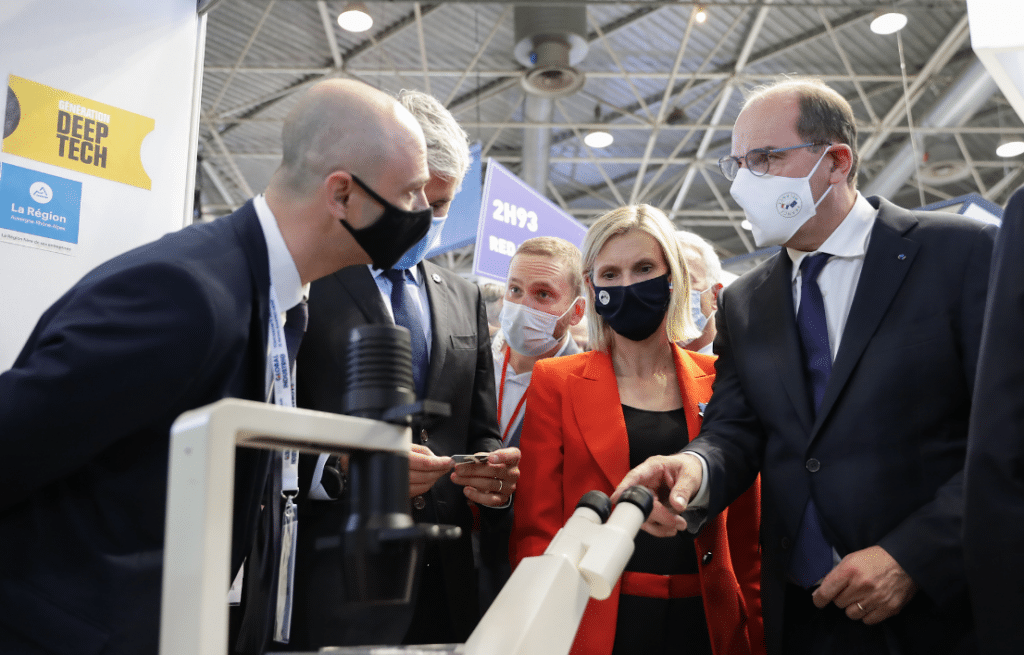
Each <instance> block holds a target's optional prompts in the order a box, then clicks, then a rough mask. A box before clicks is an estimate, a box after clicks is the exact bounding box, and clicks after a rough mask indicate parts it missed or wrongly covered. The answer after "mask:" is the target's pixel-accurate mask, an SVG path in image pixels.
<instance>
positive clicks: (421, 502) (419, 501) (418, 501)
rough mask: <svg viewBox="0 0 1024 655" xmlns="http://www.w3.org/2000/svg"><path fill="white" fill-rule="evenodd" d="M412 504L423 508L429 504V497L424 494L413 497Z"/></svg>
mask: <svg viewBox="0 0 1024 655" xmlns="http://www.w3.org/2000/svg"><path fill="white" fill-rule="evenodd" d="M412 506H413V507H415V508H416V509H423V508H424V507H426V506H427V499H426V498H424V497H423V496H416V497H415V498H413V499H412Z"/></svg>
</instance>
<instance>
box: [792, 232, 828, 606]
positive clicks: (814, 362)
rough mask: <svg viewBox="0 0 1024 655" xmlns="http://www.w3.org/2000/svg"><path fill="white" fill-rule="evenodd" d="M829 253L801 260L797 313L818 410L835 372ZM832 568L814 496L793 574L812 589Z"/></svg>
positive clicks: (798, 540) (800, 536)
mask: <svg viewBox="0 0 1024 655" xmlns="http://www.w3.org/2000/svg"><path fill="white" fill-rule="evenodd" d="M829 257H831V255H830V254H828V253H824V252H823V253H819V254H817V255H813V256H810V257H804V260H803V261H802V262H800V277H801V282H800V284H801V286H800V308H799V310H797V313H796V324H797V328H798V330H799V332H800V344H801V346H802V349H803V355H804V367H805V370H806V371H807V382H808V383H809V385H810V388H811V400H812V401H813V404H814V411H815V412H817V411H818V407H819V406H820V405H821V399H822V398H823V397H824V396H825V385H826V384H828V377H829V375H830V374H831V373H832V350H831V348H830V347H829V341H828V324H827V323H826V321H825V301H824V299H823V298H822V297H821V289H820V288H819V287H818V274H819V273H821V269H822V268H824V267H825V263H826V262H827V261H828V258H829ZM831 570H832V545H831V544H829V542H828V540H827V539H826V538H825V535H824V533H823V532H822V530H821V520H820V518H819V517H818V508H817V507H815V505H814V500H808V501H807V506H806V507H804V515H803V518H802V519H801V520H800V529H799V530H798V532H797V537H796V544H794V546H793V557H792V559H791V560H790V574H791V575H792V576H793V579H794V580H795V581H796V582H797V584H799V585H800V586H802V587H804V588H805V589H809V588H811V587H812V586H814V584H815V583H816V582H818V580H821V579H822V578H823V577H825V575H827V574H828V572H829V571H831Z"/></svg>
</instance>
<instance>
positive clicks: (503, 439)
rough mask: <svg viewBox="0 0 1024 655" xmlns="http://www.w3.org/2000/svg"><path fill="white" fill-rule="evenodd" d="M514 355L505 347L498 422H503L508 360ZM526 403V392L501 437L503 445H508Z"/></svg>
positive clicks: (499, 393)
mask: <svg viewBox="0 0 1024 655" xmlns="http://www.w3.org/2000/svg"><path fill="white" fill-rule="evenodd" d="M511 354H512V349H511V348H509V347H508V346H505V363H504V364H502V366H501V387H500V390H499V391H498V422H499V423H500V422H501V404H502V401H503V400H505V375H506V374H507V373H508V358H509V355H511ZM525 402H526V392H525V391H524V392H523V397H522V398H520V399H519V404H518V405H516V410H515V411H514V412H512V417H511V418H509V420H508V425H506V426H505V432H504V434H502V435H501V445H502V446H507V445H508V431H509V430H510V429H511V428H512V425H513V424H515V422H516V417H517V416H519V410H521V409H522V408H523V403H525Z"/></svg>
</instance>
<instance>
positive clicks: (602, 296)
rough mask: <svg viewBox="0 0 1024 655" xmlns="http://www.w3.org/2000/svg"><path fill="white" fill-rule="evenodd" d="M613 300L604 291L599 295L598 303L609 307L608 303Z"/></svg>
mask: <svg viewBox="0 0 1024 655" xmlns="http://www.w3.org/2000/svg"><path fill="white" fill-rule="evenodd" d="M611 299H612V297H611V296H609V295H608V292H607V291H602V292H601V293H599V294H597V301H598V302H600V303H601V304H602V305H607V304H608V301H609V300H611Z"/></svg>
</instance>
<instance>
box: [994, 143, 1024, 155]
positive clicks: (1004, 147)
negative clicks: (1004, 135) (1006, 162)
mask: <svg viewBox="0 0 1024 655" xmlns="http://www.w3.org/2000/svg"><path fill="white" fill-rule="evenodd" d="M996 154H997V155H999V156H1000V157H1016V156H1017V155H1021V154H1024V141H1004V142H1003V143H1000V144H999V147H998V148H996Z"/></svg>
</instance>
